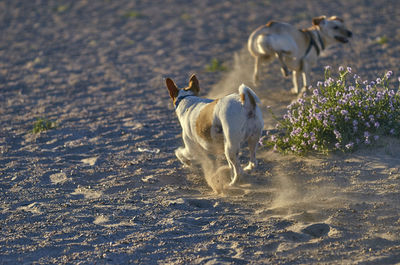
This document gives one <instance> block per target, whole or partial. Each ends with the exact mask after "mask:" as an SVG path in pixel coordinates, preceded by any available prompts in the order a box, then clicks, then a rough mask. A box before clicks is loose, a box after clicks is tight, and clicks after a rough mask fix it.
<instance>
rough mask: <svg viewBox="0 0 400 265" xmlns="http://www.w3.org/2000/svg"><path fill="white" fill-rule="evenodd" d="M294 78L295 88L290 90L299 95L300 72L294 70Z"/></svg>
mask: <svg viewBox="0 0 400 265" xmlns="http://www.w3.org/2000/svg"><path fill="white" fill-rule="evenodd" d="M292 75H293V76H292V78H293V88H292V89H291V90H290V92H292V93H293V94H297V93H299V84H298V82H299V77H298V72H297V71H294V70H293V73H292Z"/></svg>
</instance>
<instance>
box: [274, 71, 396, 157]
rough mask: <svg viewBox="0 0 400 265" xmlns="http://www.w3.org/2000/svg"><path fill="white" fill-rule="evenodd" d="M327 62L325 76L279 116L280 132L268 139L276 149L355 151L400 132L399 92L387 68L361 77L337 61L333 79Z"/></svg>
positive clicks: (301, 152) (299, 152)
mask: <svg viewBox="0 0 400 265" xmlns="http://www.w3.org/2000/svg"><path fill="white" fill-rule="evenodd" d="M331 70H332V69H331V67H329V66H327V67H325V82H318V83H317V88H312V87H310V91H312V94H311V95H303V96H302V97H301V98H299V99H298V100H297V101H296V102H294V103H292V104H290V105H289V106H288V111H287V114H285V115H284V116H283V119H282V120H280V121H278V124H277V129H278V132H279V133H278V135H272V136H271V138H270V139H269V140H268V141H267V144H268V145H272V146H273V147H274V149H275V150H280V151H283V152H293V153H297V154H304V153H306V152H308V151H312V150H314V151H317V152H322V153H327V152H328V151H330V150H341V151H351V150H354V149H355V148H356V147H357V146H359V145H361V144H366V145H370V144H372V143H373V142H376V141H378V140H379V137H380V136H383V135H393V136H399V135H400V95H399V94H398V93H396V92H395V91H394V90H393V89H389V88H388V85H389V82H388V80H389V78H390V77H391V75H392V72H391V71H389V72H387V73H386V74H385V75H384V76H383V77H381V78H377V79H376V80H375V81H372V82H368V81H363V82H362V81H361V79H360V77H359V76H358V75H356V74H352V69H351V68H350V67H347V68H344V67H339V73H338V77H337V79H336V80H335V79H334V78H333V77H332V75H331Z"/></svg>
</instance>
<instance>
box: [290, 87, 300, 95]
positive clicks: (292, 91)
mask: <svg viewBox="0 0 400 265" xmlns="http://www.w3.org/2000/svg"><path fill="white" fill-rule="evenodd" d="M298 92H299V91H298V89H297V88H296V87H292V89H290V93H292V94H293V95H297V93H298Z"/></svg>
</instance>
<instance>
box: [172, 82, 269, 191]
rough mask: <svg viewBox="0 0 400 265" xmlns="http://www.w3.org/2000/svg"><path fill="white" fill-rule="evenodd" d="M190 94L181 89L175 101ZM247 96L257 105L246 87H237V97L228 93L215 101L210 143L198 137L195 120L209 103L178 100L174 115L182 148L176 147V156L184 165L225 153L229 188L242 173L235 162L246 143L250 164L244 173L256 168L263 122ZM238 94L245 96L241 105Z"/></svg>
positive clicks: (194, 99)
mask: <svg viewBox="0 0 400 265" xmlns="http://www.w3.org/2000/svg"><path fill="white" fill-rule="evenodd" d="M190 93H192V91H190V90H183V89H180V90H179V94H178V96H177V98H179V97H182V96H184V95H187V94H190ZM248 93H250V94H251V95H252V96H253V98H254V100H255V101H256V102H257V103H260V100H259V99H258V97H257V96H256V94H255V93H254V92H253V91H252V90H251V89H250V88H249V87H247V86H245V85H241V86H240V87H239V93H238V94H230V95H228V96H225V97H223V98H221V99H219V100H218V102H217V103H216V104H215V107H214V111H213V113H212V120H213V122H212V127H211V138H212V140H211V141H207V140H205V139H204V138H203V137H201V136H200V135H198V133H197V131H196V120H197V119H198V117H199V114H200V113H201V111H202V110H203V108H204V107H205V106H206V104H208V103H211V102H212V100H210V99H203V98H199V97H196V96H190V97H186V98H184V99H182V100H181V101H180V103H179V105H178V106H177V108H176V114H177V116H178V119H179V122H180V124H181V126H182V138H183V142H184V144H185V146H184V147H180V148H178V149H177V150H176V151H175V154H176V156H177V157H178V159H179V160H180V161H181V162H182V163H183V164H184V165H188V166H189V165H191V161H195V160H196V159H199V158H201V156H202V155H204V154H215V155H218V154H225V157H226V160H227V161H228V164H229V167H230V168H231V183H230V185H234V184H235V183H236V182H237V180H238V178H239V176H240V174H241V172H242V169H241V166H240V162H239V159H238V154H239V149H240V145H241V143H243V142H245V141H247V142H248V145H249V149H250V162H249V164H248V165H247V167H246V168H245V170H252V169H253V168H254V167H255V166H256V164H257V162H256V149H257V145H258V141H259V139H260V137H261V133H262V129H263V127H264V122H263V118H262V113H261V110H260V109H259V107H258V105H256V106H255V107H254V106H252V104H251V101H250V98H249V95H248ZM192 94H193V93H192ZM241 94H244V95H245V100H244V104H242V101H241V96H240V95H241ZM193 95H194V94H193Z"/></svg>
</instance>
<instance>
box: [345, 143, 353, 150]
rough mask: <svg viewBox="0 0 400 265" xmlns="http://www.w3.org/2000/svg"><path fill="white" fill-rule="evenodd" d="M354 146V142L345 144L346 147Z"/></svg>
mask: <svg viewBox="0 0 400 265" xmlns="http://www.w3.org/2000/svg"><path fill="white" fill-rule="evenodd" d="M353 146H354V143H353V142H350V143H348V144H346V145H345V147H346V149H351V148H353Z"/></svg>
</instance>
